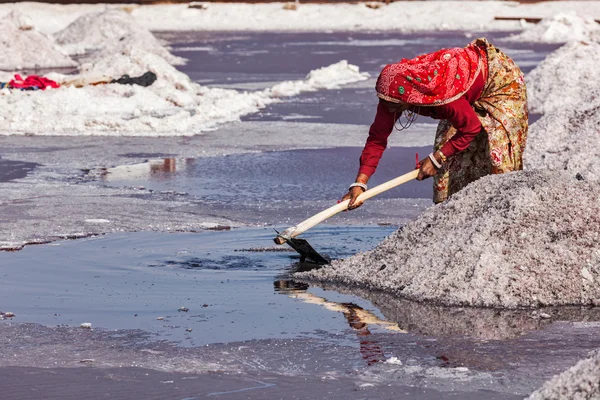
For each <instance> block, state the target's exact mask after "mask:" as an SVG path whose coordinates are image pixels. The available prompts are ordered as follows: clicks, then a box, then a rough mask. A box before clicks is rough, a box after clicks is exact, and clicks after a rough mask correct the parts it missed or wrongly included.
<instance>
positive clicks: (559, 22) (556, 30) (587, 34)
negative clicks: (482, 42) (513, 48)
mask: <svg viewBox="0 0 600 400" xmlns="http://www.w3.org/2000/svg"><path fill="white" fill-rule="evenodd" d="M507 40H510V41H522V42H534V43H566V42H569V41H572V40H587V41H589V40H596V41H599V40H600V25H599V24H598V23H597V22H596V21H595V20H594V18H591V17H587V16H583V15H578V14H577V13H575V12H569V13H560V14H556V15H554V16H553V17H549V18H544V19H543V20H542V21H540V23H538V24H535V25H530V27H528V28H527V29H525V30H524V31H523V32H521V33H519V34H518V35H513V36H510V37H508V38H507Z"/></svg>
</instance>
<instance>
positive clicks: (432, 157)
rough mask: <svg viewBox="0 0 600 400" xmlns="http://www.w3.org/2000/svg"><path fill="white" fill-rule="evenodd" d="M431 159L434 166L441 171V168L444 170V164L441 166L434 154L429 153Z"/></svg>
mask: <svg viewBox="0 0 600 400" xmlns="http://www.w3.org/2000/svg"><path fill="white" fill-rule="evenodd" d="M429 159H430V160H431V162H432V163H433V165H435V167H436V168H437V169H440V168H442V164H440V163H439V162H438V160H436V159H435V157H434V156H433V153H429Z"/></svg>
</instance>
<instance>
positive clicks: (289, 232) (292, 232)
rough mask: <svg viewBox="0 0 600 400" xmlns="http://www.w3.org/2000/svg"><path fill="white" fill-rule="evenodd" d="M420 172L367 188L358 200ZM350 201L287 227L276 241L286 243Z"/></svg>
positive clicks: (394, 185) (338, 210)
mask: <svg viewBox="0 0 600 400" xmlns="http://www.w3.org/2000/svg"><path fill="white" fill-rule="evenodd" d="M418 174H419V170H418V169H415V170H414V171H411V172H409V173H408V174H404V175H402V176H399V177H397V178H394V179H392V180H389V181H387V182H384V183H382V184H381V185H377V186H375V187H374V188H372V189H369V190H367V191H366V192H364V193H362V194H361V195H360V196H358V198H357V199H356V200H357V201H365V200H368V199H370V198H371V197H374V196H377V195H378V194H380V193H383V192H385V191H386V190H390V189H392V188H394V187H396V186H400V185H402V184H403V183H406V182H408V181H411V180H413V179H415V178H416V177H417V175H418ZM348 203H350V200H344V201H342V202H341V203H338V204H336V205H334V206H332V207H329V208H328V209H326V210H323V211H321V212H320V213H318V214H315V215H313V216H312V217H310V218H308V219H307V220H305V221H302V222H300V223H299V224H298V225H296V226H292V227H291V228H288V229H286V230H285V231H284V232H282V233H280V234H279V235H277V237H276V238H275V243H277V244H284V243H285V242H286V240H288V239H293V238H295V237H296V236H298V235H300V234H301V233H303V232H306V231H307V230H309V229H310V228H312V227H313V226H315V225H317V224H319V223H321V222H323V221H325V220H326V219H327V218H330V217H333V216H334V215H336V214H337V213H340V212H342V211H344V210H347V209H348Z"/></svg>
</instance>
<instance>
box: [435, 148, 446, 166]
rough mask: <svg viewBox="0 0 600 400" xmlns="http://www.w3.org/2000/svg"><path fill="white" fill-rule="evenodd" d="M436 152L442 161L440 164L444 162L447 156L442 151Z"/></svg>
mask: <svg viewBox="0 0 600 400" xmlns="http://www.w3.org/2000/svg"><path fill="white" fill-rule="evenodd" d="M437 152H438V154H439V155H440V160H441V161H442V164H443V163H445V162H446V160H447V159H448V157H446V155H445V154H444V153H442V151H441V150H438V151H437Z"/></svg>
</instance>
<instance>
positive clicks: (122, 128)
mask: <svg viewBox="0 0 600 400" xmlns="http://www.w3.org/2000/svg"><path fill="white" fill-rule="evenodd" d="M111 35H112V36H111ZM57 38H58V40H59V41H60V42H61V43H64V44H65V45H68V46H71V47H70V48H71V50H72V51H74V52H81V51H86V52H87V53H86V55H85V56H84V57H83V59H82V61H83V64H82V65H81V66H80V73H79V74H77V75H63V74H58V73H50V74H47V75H46V76H47V77H48V78H50V79H53V80H55V81H57V82H59V83H60V84H61V85H64V86H63V87H61V88H59V89H52V90H46V91H43V92H42V91H33V92H31V91H26V92H25V91H11V92H5V93H4V95H0V109H1V110H2V112H1V113H0V130H1V133H4V134H36V135H77V136H82V135H116V136H124V135H129V136H168V135H195V134H198V133H200V132H202V131H206V130H210V129H214V128H216V127H217V126H218V125H219V124H223V123H227V122H234V121H239V118H240V117H241V116H242V115H246V114H249V113H253V112H256V111H258V110H259V109H261V108H263V107H265V106H266V105H267V104H270V103H273V102H276V101H278V98H280V97H284V96H293V95H296V94H298V93H301V92H304V91H314V90H319V89H333V88H338V87H340V86H341V85H344V84H347V83H351V82H357V81H362V80H365V79H367V78H368V74H365V73H361V72H360V71H359V70H358V67H356V66H354V65H350V64H348V63H347V62H346V61H340V62H338V63H335V64H332V65H330V66H328V67H324V68H320V69H317V70H315V71H312V72H310V73H309V74H308V76H307V78H306V79H305V80H299V81H289V82H282V83H280V84H278V85H275V86H274V87H273V88H271V89H265V90H262V91H255V92H238V91H235V90H226V89H218V88H208V87H204V86H201V85H199V84H197V83H195V82H193V81H192V80H191V79H190V78H189V77H188V76H187V75H186V74H184V73H182V72H180V71H178V70H177V69H176V68H175V67H173V66H172V65H171V63H172V62H179V61H178V60H181V59H179V58H178V57H173V56H172V55H171V54H170V53H169V52H168V51H167V50H166V48H164V47H163V46H162V45H160V43H159V42H158V41H157V40H156V39H155V38H154V36H153V35H152V34H151V33H150V32H149V31H147V30H145V29H142V28H140V27H139V26H138V25H137V24H136V23H135V21H134V20H133V19H132V18H131V17H130V16H129V15H128V14H127V13H125V12H123V11H120V10H109V11H105V12H101V13H93V14H91V15H84V16H82V17H80V18H79V19H78V20H76V21H74V22H73V23H72V24H71V25H69V27H67V28H66V29H65V30H63V31H62V32H60V33H59V34H58V35H57ZM120 38H125V39H124V40H123V41H121V40H120ZM138 44H139V46H137V45H138ZM102 45H104V47H99V46H102ZM148 71H150V72H153V73H154V74H156V76H157V80H156V82H154V83H153V84H152V85H151V86H149V87H141V86H137V85H120V84H106V82H110V81H111V80H113V79H118V78H120V77H121V76H123V75H129V76H131V77H137V76H141V75H143V74H144V73H146V72H148ZM99 82H102V84H98V85H93V84H94V83H99ZM70 83H72V84H73V85H69V84H70ZM75 86H81V87H75Z"/></svg>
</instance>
